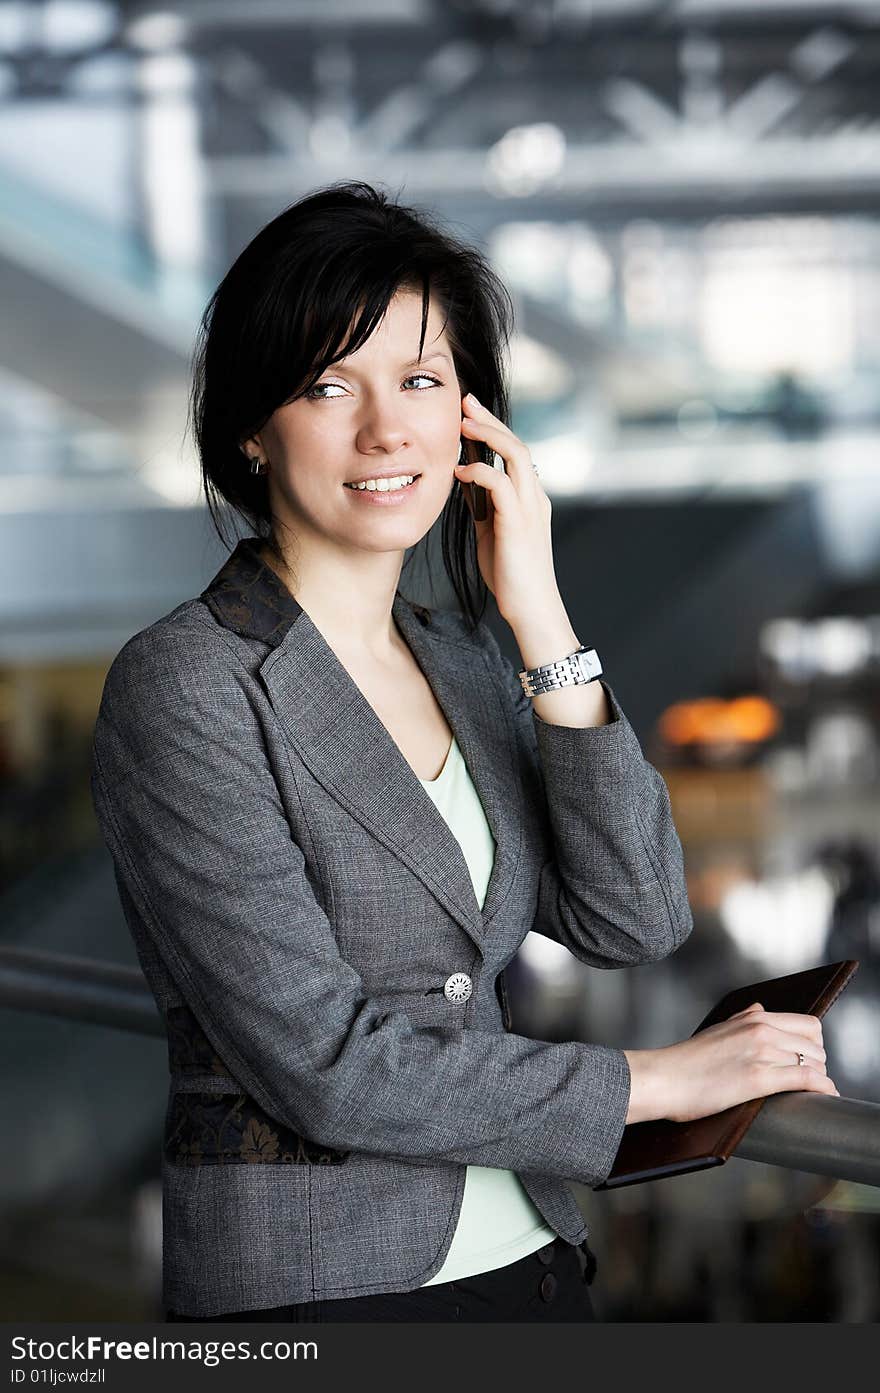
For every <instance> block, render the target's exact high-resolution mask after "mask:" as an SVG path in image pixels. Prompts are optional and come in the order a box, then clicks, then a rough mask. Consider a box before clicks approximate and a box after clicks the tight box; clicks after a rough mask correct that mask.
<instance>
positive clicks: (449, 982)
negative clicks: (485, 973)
mask: <svg viewBox="0 0 880 1393" xmlns="http://www.w3.org/2000/svg"><path fill="white" fill-rule="evenodd" d="M473 989H474V986H473V983H472V982H471V979H470V977H468V975H467V973H466V972H453V974H452V976H451V977H447V979H446V981H445V983H444V985H443V994H444V996H445V997H446V1000H447V1001H467V999H468V997H469V996H470V994H471V992H472V991H473Z"/></svg>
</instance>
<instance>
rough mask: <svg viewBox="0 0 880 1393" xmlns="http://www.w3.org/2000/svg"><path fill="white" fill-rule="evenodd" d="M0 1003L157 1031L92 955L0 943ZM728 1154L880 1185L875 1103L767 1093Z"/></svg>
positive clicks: (141, 985)
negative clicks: (741, 1135) (734, 1148)
mask: <svg viewBox="0 0 880 1393" xmlns="http://www.w3.org/2000/svg"><path fill="white" fill-rule="evenodd" d="M0 1007H6V1008H11V1009H12V1010H19V1011H39V1012H43V1013H46V1014H48V1015H52V1016H61V1017H66V1018H67V1019H69V1020H78V1021H86V1022H88V1023H89V1024H91V1025H109V1026H114V1027H116V1028H117V1029H119V1030H130V1031H137V1032H140V1033H141V1034H143V1035H158V1036H164V1035H165V1023H164V1021H163V1019H162V1016H161V1015H160V1013H159V1011H158V1009H157V1007H156V1003H155V1000H154V998H153V995H152V993H151V992H150V989H149V987H148V986H147V984H146V982H145V980H144V977H143V974H142V973H141V972H140V970H139V969H138V968H132V967H122V966H120V965H118V964H116V963H105V962H99V961H97V960H96V959H94V958H78V957H72V956H70V955H68V954H63V953H47V952H41V951H38V950H36V949H31V948H13V947H0ZM734 1155H736V1156H740V1157H742V1158H743V1159H744V1160H747V1161H760V1162H763V1163H765V1164H767V1165H773V1166H784V1167H786V1168H787V1169H790V1170H799V1171H809V1172H811V1173H815V1174H817V1175H825V1176H832V1177H835V1178H837V1179H839V1180H853V1181H856V1182H859V1183H861V1184H863V1185H880V1104H878V1103H868V1102H863V1101H862V1100H860V1099H858V1098H832V1097H829V1096H828V1095H827V1094H824V1093H809V1092H798V1093H775V1094H772V1095H771V1097H769V1098H768V1099H767V1101H766V1102H765V1103H764V1106H763V1107H762V1108H761V1111H760V1112H759V1113H758V1116H757V1117H756V1118H755V1120H754V1122H753V1123H752V1125H751V1126H750V1128H749V1130H748V1132H747V1133H746V1135H745V1137H744V1138H743V1140H742V1141H741V1142H740V1144H739V1146H738V1147H737V1149H736V1151H735V1153H734Z"/></svg>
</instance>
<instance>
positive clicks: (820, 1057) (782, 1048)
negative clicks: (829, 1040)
mask: <svg viewBox="0 0 880 1393" xmlns="http://www.w3.org/2000/svg"><path fill="white" fill-rule="evenodd" d="M762 1053H766V1054H768V1055H772V1057H773V1059H774V1060H777V1061H778V1063H779V1065H783V1066H784V1067H785V1068H788V1067H789V1066H790V1065H792V1064H793V1065H794V1067H795V1068H796V1069H805V1068H811V1069H819V1070H821V1071H822V1073H826V1072H827V1058H826V1055H825V1051H824V1050H822V1049H819V1048H818V1046H816V1045H814V1044H812V1042H811V1041H809V1040H797V1041H794V1040H793V1041H792V1043H791V1044H788V1042H787V1041H786V1043H785V1044H784V1045H778V1044H777V1045H771V1046H770V1048H769V1049H768V1050H766V1051H762ZM798 1054H802V1055H803V1056H804V1063H803V1064H798V1060H797V1057H798Z"/></svg>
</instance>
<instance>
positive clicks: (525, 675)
mask: <svg viewBox="0 0 880 1393" xmlns="http://www.w3.org/2000/svg"><path fill="white" fill-rule="evenodd" d="M601 674H602V664H601V662H600V661H599V654H598V653H597V652H596V650H595V648H590V647H588V645H587V644H585V643H582V644H581V646H580V648H578V649H576V650H575V652H574V653H569V654H568V655H567V656H566V657H565V658H558V659H557V660H556V661H555V662H553V663H541V664H540V666H539V667H529V668H523V669H522V671H521V672H520V674H519V680H520V682H521V683H522V688H523V691H524V692H525V694H526V696H530V697H532V696H540V695H541V693H542V692H553V691H555V690H556V688H557V687H572V686H575V685H576V684H578V683H583V682H593V681H595V679H596V678H597V677H600V676H601Z"/></svg>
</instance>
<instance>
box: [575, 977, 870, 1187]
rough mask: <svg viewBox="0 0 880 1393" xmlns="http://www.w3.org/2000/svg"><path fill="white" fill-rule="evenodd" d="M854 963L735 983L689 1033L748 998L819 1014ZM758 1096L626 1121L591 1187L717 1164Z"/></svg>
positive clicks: (741, 1132) (753, 1112)
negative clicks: (674, 1118)
mask: <svg viewBox="0 0 880 1393" xmlns="http://www.w3.org/2000/svg"><path fill="white" fill-rule="evenodd" d="M858 966H859V964H858V961H857V960H856V959H853V958H848V959H846V960H845V961H843V962H838V963H823V964H822V966H821V967H811V968H808V970H807V971H806V972H792V973H790V974H789V975H788V976H787V977H772V978H771V979H770V980H769V981H767V982H754V983H752V985H751V986H748V987H737V988H736V989H735V990H734V991H730V992H728V993H727V995H726V996H724V997H722V998H721V1000H720V1001H719V1002H718V1004H717V1006H713V1008H712V1010H711V1011H710V1012H709V1014H708V1016H706V1018H705V1020H702V1021H701V1022H700V1024H699V1025H698V1026H697V1028H696V1030H695V1031H694V1032H693V1034H694V1035H697V1034H698V1033H699V1032H700V1031H701V1030H705V1029H706V1027H707V1026H710V1025H717V1024H718V1022H719V1021H726V1020H727V1019H728V1017H730V1016H735V1015H736V1013H737V1011H743V1010H745V1008H746V1007H747V1006H750V1005H751V1004H752V1002H753V1001H760V1003H761V1005H762V1006H763V1007H764V1009H765V1011H796V1012H798V1013H799V1014H802V1015H813V1016H818V1017H819V1019H820V1020H821V1018H822V1017H823V1016H824V1015H825V1012H826V1011H827V1010H828V1008H829V1007H830V1006H831V1005H832V1003H833V1002H834V1001H836V999H837V997H838V996H840V993H841V992H842V991H843V989H844V987H845V986H847V985H848V983H849V982H850V981H851V979H852V977H853V975H854V974H855V972H856V970H857V968H858ZM770 1096H772V1095H770ZM764 1102H765V1099H764V1098H750V1099H749V1100H748V1102H745V1103H737V1104H736V1105H735V1106H734V1107H732V1108H726V1109H725V1111H724V1112H718V1113H712V1115H711V1116H710V1117H699V1118H697V1119H695V1120H694V1121H693V1122H670V1121H669V1120H668V1119H667V1118H660V1119H658V1120H656V1121H650V1122H631V1123H630V1124H629V1125H628V1126H627V1127H625V1128H624V1131H623V1138H622V1140H621V1143H620V1146H619V1148H618V1151H617V1156H616V1157H615V1160H614V1165H613V1166H612V1168H611V1172H610V1174H609V1175H608V1177H607V1179H605V1180H603V1181H602V1183H601V1184H599V1185H594V1186H593V1187H592V1188H593V1189H594V1190H611V1189H614V1188H615V1187H616V1186H618V1185H637V1184H638V1183H639V1182H640V1181H642V1180H660V1179H662V1178H663V1177H664V1176H667V1175H681V1174H683V1173H684V1172H685V1171H695V1170H705V1169H706V1167H708V1166H720V1165H723V1164H724V1162H725V1161H726V1160H727V1159H728V1157H729V1156H731V1155H732V1153H733V1152H734V1151H735V1150H736V1148H737V1147H738V1146H739V1143H740V1142H741V1141H742V1139H743V1137H744V1136H745V1134H746V1132H747V1131H748V1129H749V1127H750V1126H751V1124H752V1122H753V1121H754V1119H755V1118H756V1117H757V1115H758V1113H759V1112H760V1111H761V1108H762V1106H763V1104H764Z"/></svg>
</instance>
